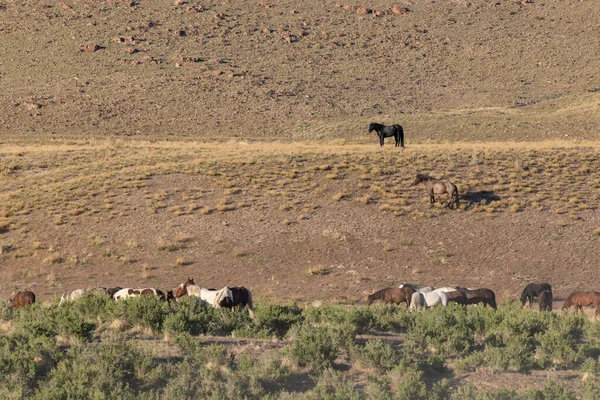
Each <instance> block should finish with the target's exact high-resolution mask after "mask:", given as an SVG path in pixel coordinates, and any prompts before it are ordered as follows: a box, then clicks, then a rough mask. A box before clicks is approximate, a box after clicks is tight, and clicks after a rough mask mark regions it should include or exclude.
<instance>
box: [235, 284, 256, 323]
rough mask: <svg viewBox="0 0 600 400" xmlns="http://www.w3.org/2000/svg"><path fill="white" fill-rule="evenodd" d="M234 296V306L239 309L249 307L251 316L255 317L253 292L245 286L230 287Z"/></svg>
mask: <svg viewBox="0 0 600 400" xmlns="http://www.w3.org/2000/svg"><path fill="white" fill-rule="evenodd" d="M229 290H231V294H232V295H233V297H232V300H231V301H232V307H233V308H235V309H236V310H237V309H240V308H244V307H247V308H248V314H249V315H250V318H254V302H253V301H252V292H251V291H250V289H248V288H245V287H243V286H234V287H230V288H229Z"/></svg>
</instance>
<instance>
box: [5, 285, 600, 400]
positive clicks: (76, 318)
mask: <svg viewBox="0 0 600 400" xmlns="http://www.w3.org/2000/svg"><path fill="white" fill-rule="evenodd" d="M11 310H12V309H7V308H3V309H2V310H1V311H2V312H1V313H0V315H1V316H2V318H3V319H4V320H10V321H11V324H12V327H13V330H12V333H11V334H9V335H8V336H4V337H0V372H5V374H4V378H2V379H3V380H2V382H3V385H0V386H2V389H1V390H2V391H0V394H5V395H6V396H13V395H15V394H16V393H22V394H23V395H27V396H31V397H33V398H45V397H47V396H54V397H55V396H56V395H59V397H61V396H62V397H69V396H75V397H79V396H82V397H86V396H88V397H89V396H99V395H101V396H108V395H110V396H112V395H118V396H122V397H137V396H140V395H142V394H144V396H148V395H152V396H153V395H157V396H163V395H166V394H171V393H175V392H179V391H180V390H182V388H183V387H185V388H186V389H185V390H187V392H186V393H188V394H189V395H190V396H192V397H193V396H197V395H198V394H199V393H200V392H201V391H202V390H205V386H206V385H208V386H209V387H211V390H212V391H211V396H212V395H214V394H216V393H220V394H221V395H224V394H227V395H232V393H237V394H241V395H242V396H243V397H248V398H260V397H262V396H264V395H266V394H267V393H271V396H273V395H274V393H273V392H272V388H273V387H278V388H279V389H278V390H283V392H281V393H280V394H279V395H277V396H281V397H283V398H286V392H285V390H286V379H287V378H286V377H289V376H290V374H291V373H293V372H294V371H309V372H310V373H311V374H314V377H315V387H314V388H313V389H312V390H309V391H308V392H306V393H305V395H306V396H308V398H314V397H313V396H317V397H318V396H322V395H325V394H326V393H329V394H331V395H335V393H337V394H338V395H341V394H348V393H350V392H349V388H351V387H352V384H351V383H350V382H349V381H348V380H346V378H345V377H344V375H343V374H342V373H340V372H332V370H331V368H336V365H337V364H338V363H340V362H345V363H349V364H351V365H357V366H359V367H360V368H362V369H364V370H365V371H366V373H368V374H371V375H370V376H373V378H372V379H371V378H370V380H369V383H368V385H367V386H366V387H365V388H364V392H362V391H359V392H356V391H352V395H351V396H352V397H355V398H357V399H358V398H360V399H362V398H365V396H370V395H367V393H371V394H373V393H375V392H377V393H380V394H381V395H382V396H383V395H384V394H385V393H387V394H385V395H384V397H386V396H390V395H395V396H400V397H401V396H402V395H405V394H407V393H411V394H412V396H413V398H418V399H420V398H423V399H425V398H440V399H441V398H463V397H462V396H466V397H464V398H482V397H481V396H483V395H484V394H483V393H482V392H480V391H478V390H477V389H476V388H474V387H470V386H464V385H463V386H456V385H455V386H451V385H450V384H449V382H447V381H439V382H437V383H435V384H434V387H432V388H429V389H426V386H427V385H426V384H425V381H424V378H423V376H424V375H423V374H426V373H428V371H433V370H436V371H442V372H443V371H446V370H447V369H448V368H449V367H448V360H450V359H452V360H455V362H453V364H452V365H454V366H453V368H456V369H458V370H464V371H470V370H475V369H478V368H488V369H489V368H491V369H496V370H507V371H514V372H527V371H529V370H532V369H580V370H581V374H583V376H585V377H586V378H585V385H582V389H581V390H582V393H586V394H587V395H591V394H593V393H600V378H597V377H598V376H600V372H598V371H600V367H598V366H597V360H596V358H595V357H596V356H597V355H598V354H600V339H598V338H599V337H600V335H599V334H598V332H600V328H599V326H600V324H598V323H591V322H589V321H588V320H587V319H585V318H584V317H582V316H581V315H568V316H562V315H559V314H556V313H536V312H530V311H526V310H522V309H521V308H520V307H519V306H518V305H516V304H514V303H511V302H507V303H504V304H503V305H501V306H500V307H499V309H498V310H497V311H494V310H491V309H487V308H483V307H476V306H473V307H462V306H459V305H456V304H452V305H451V306H449V307H447V308H441V307H440V308H435V309H432V310H427V311H423V312H409V311H407V310H406V309H405V308H404V307H395V306H386V305H381V306H371V307H367V306H341V305H324V306H320V307H307V308H303V307H300V306H298V305H295V304H290V305H278V304H274V303H267V302H260V301H259V302H258V304H257V305H256V310H255V311H256V317H255V320H251V319H250V318H249V317H248V315H247V314H246V313H245V312H238V311H233V310H227V309H214V308H211V307H206V306H204V305H202V304H201V303H198V302H197V301H195V299H193V298H184V299H182V300H181V301H179V302H177V303H173V304H168V303H164V302H160V301H157V300H156V299H155V298H153V297H148V298H146V297H139V298H133V299H129V300H126V301H121V302H113V301H111V300H110V299H108V298H107V297H105V296H94V295H88V296H85V297H83V298H82V299H80V300H76V301H73V302H69V303H64V304H62V305H59V304H58V303H55V304H53V305H51V306H49V307H45V306H43V305H41V304H36V305H34V306H32V307H29V308H22V309H19V310H17V311H11ZM113 321H120V324H118V326H117V328H118V329H121V330H122V329H126V330H125V332H124V333H120V334H118V335H117V336H114V335H112V334H111V335H109V336H106V335H107V333H108V332H110V331H111V329H113V328H112V327H115V326H116V325H115V324H114V323H113ZM135 326H141V327H145V328H147V329H150V330H151V331H152V332H154V333H153V335H154V336H156V335H159V334H161V333H163V332H164V334H165V337H170V338H172V339H169V341H170V342H171V343H174V344H173V345H176V346H178V348H180V350H181V355H182V357H183V358H173V359H172V360H171V361H170V362H169V364H163V363H161V362H158V361H157V359H156V358H155V356H153V355H152V354H151V353H149V352H147V351H146V350H144V349H143V348H141V347H139V343H138V342H136V340H135V335H136V334H135V333H133V336H131V334H128V333H127V329H128V327H135ZM132 332H135V330H134V331H132ZM364 333H368V334H369V335H376V336H375V338H370V339H367V340H364V339H362V338H361V336H360V335H361V334H364ZM382 333H387V335H389V334H392V335H393V336H392V337H394V338H396V339H394V340H393V341H390V340H389V339H386V336H385V335H383V336H382V335H381V334H382ZM195 335H209V336H214V335H225V336H230V335H233V336H235V337H236V338H244V337H245V338H268V339H271V340H272V339H276V340H278V341H280V340H284V341H283V342H282V345H281V346H278V348H279V349H280V350H274V351H275V352H276V353H272V352H271V353H270V352H268V351H267V352H264V353H261V354H260V355H259V356H258V358H256V357H253V358H247V357H246V356H236V355H234V353H232V352H230V350H229V348H228V347H227V346H224V345H212V346H208V347H207V346H206V345H203V344H202V342H200V341H198V340H197V339H196V338H195ZM59 344H62V346H63V347H59ZM65 344H67V346H65ZM282 346H283V347H282ZM17 354H19V355H20V356H19V358H15V357H17ZM282 357H283V360H285V359H288V360H290V362H291V364H290V363H287V364H286V363H285V362H282V361H281V359H282ZM117 359H120V360H121V361H119V362H120V363H121V364H120V365H121V366H120V367H119V369H115V368H113V366H112V365H111V362H114V361H110V360H117ZM277 360H279V361H277ZM68 371H78V372H77V373H69V372H68ZM182 371H183V372H182ZM252 374H256V376H258V378H256V379H255V378H251V376H252ZM91 376H96V377H98V376H103V377H104V378H103V379H106V381H107V382H109V381H110V382H113V383H114V384H113V386H112V388H113V389H111V390H113V391H112V392H107V391H106V390H108V389H107V388H106V387H105V386H102V385H100V386H99V385H97V384H95V383H93V384H91V385H87V386H86V385H83V386H81V385H80V383H81V382H79V383H77V382H76V380H77V379H89V377H91ZM399 376H400V377H401V378H400V380H398V379H399V378H398V377H399ZM86 377H87V378H86ZM194 377H195V378H194ZM375 377H377V378H375ZM334 378H335V379H334ZM195 379H199V381H195ZM134 381H135V382H137V383H135V385H133V383H134ZM69 382H71V383H69ZM392 382H395V383H394V384H393V385H392V384H391V383H392ZM73 384H74V385H75V386H70V385H73ZM182 385H183V386H182ZM202 385H204V386H202ZM273 385H274V386H273ZM133 387H135V388H136V389H133ZM203 388H204V389H203ZM392 388H393V389H392ZM73 390H74V391H73ZM232 390H233V392H231V391H232ZM530 392H531V393H533V391H532V390H530V391H528V392H524V393H520V394H519V393H517V392H514V391H510V390H509V391H505V392H497V393H496V394H497V395H500V394H501V393H502V395H504V393H506V394H508V393H510V394H511V395H513V396H525V397H523V398H529V397H527V396H529V394H530ZM538 392H540V393H542V392H543V393H544V396H550V394H551V393H562V395H565V396H567V397H556V398H571V397H570V396H571V394H573V393H574V392H572V391H571V390H570V389H568V388H567V387H565V386H562V385H560V384H554V383H553V384H547V385H546V386H545V387H544V388H543V389H542V390H541V391H538ZM538 392H536V393H538ZM202 393H204V394H203V395H202V396H204V395H208V394H207V393H205V392H202ZM426 393H437V394H436V396H438V397H431V396H432V395H428V396H429V397H426ZM227 395H226V396H227ZM202 396H201V397H202ZM277 396H276V397H277ZM444 396H445V397H444ZM513 398H518V397H513ZM544 398H555V397H544Z"/></svg>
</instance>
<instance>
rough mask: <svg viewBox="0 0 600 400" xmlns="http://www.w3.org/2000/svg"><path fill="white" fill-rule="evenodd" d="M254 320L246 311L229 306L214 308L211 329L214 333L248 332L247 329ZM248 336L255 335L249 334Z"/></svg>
mask: <svg viewBox="0 0 600 400" xmlns="http://www.w3.org/2000/svg"><path fill="white" fill-rule="evenodd" d="M251 323H252V320H251V319H250V317H249V315H248V314H247V313H245V312H240V311H238V310H234V309H229V308H218V309H214V313H213V318H212V320H211V322H210V331H211V332H212V333H213V334H222V335H229V334H231V333H232V332H234V331H237V332H248V331H249V330H248V329H247V328H248V327H249V326H250V324H251ZM248 336H253V335H252V334H249V335H248Z"/></svg>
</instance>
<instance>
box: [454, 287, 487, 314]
mask: <svg viewBox="0 0 600 400" xmlns="http://www.w3.org/2000/svg"><path fill="white" fill-rule="evenodd" d="M456 290H458V291H459V292H461V293H462V294H463V295H465V297H466V298H467V301H466V304H479V303H483V304H485V305H488V306H490V307H492V308H493V309H494V310H495V309H496V308H497V306H496V294H495V293H494V292H493V291H492V290H490V289H485V288H482V289H471V288H464V287H457V288H456Z"/></svg>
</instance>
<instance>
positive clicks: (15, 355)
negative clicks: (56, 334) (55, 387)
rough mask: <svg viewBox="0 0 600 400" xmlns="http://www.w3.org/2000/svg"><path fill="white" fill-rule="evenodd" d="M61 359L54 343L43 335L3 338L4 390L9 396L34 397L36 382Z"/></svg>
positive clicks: (0, 377)
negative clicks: (33, 391)
mask: <svg viewBox="0 0 600 400" xmlns="http://www.w3.org/2000/svg"><path fill="white" fill-rule="evenodd" d="M61 357H62V354H61V353H60V349H59V348H58V346H56V344H55V343H54V341H53V340H50V339H49V338H47V337H46V336H43V335H40V336H33V335H28V334H25V333H14V334H12V335H10V336H5V337H0V387H2V388H4V389H6V390H7V392H8V393H11V392H12V393H22V394H28V393H31V391H32V389H33V388H34V387H35V385H36V379H37V378H38V377H39V376H41V375H44V374H45V373H47V372H48V371H49V370H50V368H51V367H52V366H53V365H54V364H55V363H56V362H58V361H59V360H60V359H61ZM5 394H6V393H5Z"/></svg>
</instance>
